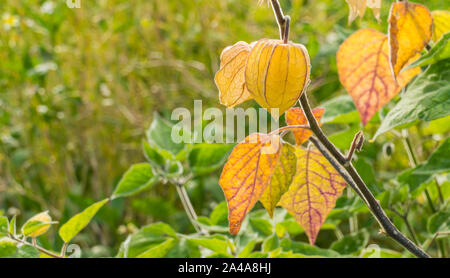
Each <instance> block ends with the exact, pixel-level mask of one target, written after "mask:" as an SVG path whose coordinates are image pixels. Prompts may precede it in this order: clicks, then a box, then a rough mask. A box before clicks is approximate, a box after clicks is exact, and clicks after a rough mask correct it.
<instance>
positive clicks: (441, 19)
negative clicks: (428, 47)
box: [431, 11, 450, 42]
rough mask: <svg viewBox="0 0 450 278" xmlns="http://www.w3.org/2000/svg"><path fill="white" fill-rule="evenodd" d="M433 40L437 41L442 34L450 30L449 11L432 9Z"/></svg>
mask: <svg viewBox="0 0 450 278" xmlns="http://www.w3.org/2000/svg"><path fill="white" fill-rule="evenodd" d="M431 15H432V16H433V41H434V42H437V41H438V40H440V39H441V38H442V36H443V35H444V34H446V33H448V32H450V12H449V11H433V12H432V13H431Z"/></svg>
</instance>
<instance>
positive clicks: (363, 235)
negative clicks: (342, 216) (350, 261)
mask: <svg viewBox="0 0 450 278" xmlns="http://www.w3.org/2000/svg"><path fill="white" fill-rule="evenodd" d="M368 242H369V234H368V233H367V232H366V231H365V230H363V231H361V232H359V233H356V234H352V235H345V236H344V237H343V238H341V239H340V240H338V241H336V242H334V243H333V244H332V245H331V247H330V248H331V249H332V250H335V251H337V252H339V253H340V254H342V255H350V254H353V253H355V252H358V251H360V250H362V249H363V248H364V247H365V246H366V245H367V243H368Z"/></svg>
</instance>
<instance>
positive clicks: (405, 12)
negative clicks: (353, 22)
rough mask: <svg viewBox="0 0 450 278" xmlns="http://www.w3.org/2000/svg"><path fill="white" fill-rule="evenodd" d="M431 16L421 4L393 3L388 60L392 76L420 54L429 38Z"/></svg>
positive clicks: (390, 18)
mask: <svg viewBox="0 0 450 278" xmlns="http://www.w3.org/2000/svg"><path fill="white" fill-rule="evenodd" d="M432 27H433V18H432V16H431V13H430V11H429V10H428V9H427V8H426V7H425V6H423V5H420V4H416V3H412V2H408V1H404V2H397V3H393V4H392V6H391V11H390V13H389V60H390V65H391V69H392V72H393V74H394V78H396V77H397V76H398V74H399V73H400V71H401V69H402V68H403V67H404V66H405V65H406V64H408V62H410V61H411V59H414V60H415V59H416V58H418V57H419V56H420V52H421V51H422V50H423V48H424V47H425V45H427V43H428V42H429V41H430V39H431V31H432Z"/></svg>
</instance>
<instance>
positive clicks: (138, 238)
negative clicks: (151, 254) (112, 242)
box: [117, 222, 178, 258]
mask: <svg viewBox="0 0 450 278" xmlns="http://www.w3.org/2000/svg"><path fill="white" fill-rule="evenodd" d="M168 238H174V239H177V241H176V242H175V244H177V243H178V237H177V235H176V232H175V231H174V230H173V229H172V227H170V226H169V225H168V224H165V223H161V222H158V223H154V224H150V225H148V226H145V227H142V228H141V229H140V230H139V231H137V232H136V233H134V234H132V235H130V236H129V237H128V238H127V239H126V240H125V241H124V242H123V243H122V244H121V246H120V249H119V253H118V254H117V257H119V258H137V257H139V256H141V255H142V254H144V253H146V252H147V251H149V250H151V249H152V248H154V247H156V246H158V245H160V244H162V243H164V242H166V241H167V239H168ZM171 244H172V243H166V244H165V245H163V246H162V247H164V246H165V247H168V246H170V245H171ZM169 249H170V248H169ZM156 250H158V249H156ZM156 250H153V251H156ZM159 250H164V248H160V249H159Z"/></svg>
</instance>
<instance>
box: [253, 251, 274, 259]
mask: <svg viewBox="0 0 450 278" xmlns="http://www.w3.org/2000/svg"><path fill="white" fill-rule="evenodd" d="M268 256H269V254H267V253H263V252H253V253H251V254H250V255H248V258H255V259H265V258H267V257H268Z"/></svg>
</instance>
